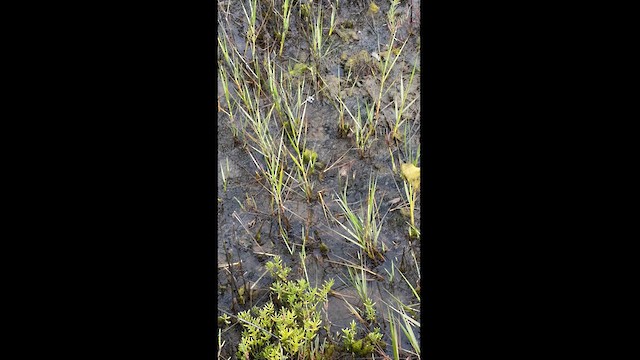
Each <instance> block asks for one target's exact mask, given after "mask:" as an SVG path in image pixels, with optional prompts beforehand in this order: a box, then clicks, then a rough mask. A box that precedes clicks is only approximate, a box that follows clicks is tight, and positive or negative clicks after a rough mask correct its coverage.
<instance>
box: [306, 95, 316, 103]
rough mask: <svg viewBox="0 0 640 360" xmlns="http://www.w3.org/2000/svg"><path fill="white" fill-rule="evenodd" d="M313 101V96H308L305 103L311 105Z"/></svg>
mask: <svg viewBox="0 0 640 360" xmlns="http://www.w3.org/2000/svg"><path fill="white" fill-rule="evenodd" d="M314 100H315V99H314V98H313V95H311V96H308V97H307V100H306V101H307V102H308V103H309V104H313V101H314Z"/></svg>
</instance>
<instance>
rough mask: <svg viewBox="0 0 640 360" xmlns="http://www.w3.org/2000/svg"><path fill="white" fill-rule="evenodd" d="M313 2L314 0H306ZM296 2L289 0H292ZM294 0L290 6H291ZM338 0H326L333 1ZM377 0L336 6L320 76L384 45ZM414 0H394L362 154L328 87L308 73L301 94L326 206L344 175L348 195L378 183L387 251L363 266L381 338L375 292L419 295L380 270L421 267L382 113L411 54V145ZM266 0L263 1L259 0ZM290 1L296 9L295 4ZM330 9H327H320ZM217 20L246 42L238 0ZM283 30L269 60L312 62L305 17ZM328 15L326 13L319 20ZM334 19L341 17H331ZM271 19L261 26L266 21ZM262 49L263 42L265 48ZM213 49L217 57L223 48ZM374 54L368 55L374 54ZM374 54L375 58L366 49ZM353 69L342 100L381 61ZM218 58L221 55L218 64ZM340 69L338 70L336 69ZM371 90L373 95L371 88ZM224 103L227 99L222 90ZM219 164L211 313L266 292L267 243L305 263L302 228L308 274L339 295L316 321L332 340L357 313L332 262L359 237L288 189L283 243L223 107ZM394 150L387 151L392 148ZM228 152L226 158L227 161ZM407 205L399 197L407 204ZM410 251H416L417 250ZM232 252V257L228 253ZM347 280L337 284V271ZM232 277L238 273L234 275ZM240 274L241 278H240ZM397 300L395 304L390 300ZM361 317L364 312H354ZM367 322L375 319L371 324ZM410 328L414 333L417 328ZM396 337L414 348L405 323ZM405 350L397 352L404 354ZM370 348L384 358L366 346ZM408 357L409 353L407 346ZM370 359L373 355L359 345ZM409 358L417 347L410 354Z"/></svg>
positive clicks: (367, 82)
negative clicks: (342, 126) (375, 107)
mask: <svg viewBox="0 0 640 360" xmlns="http://www.w3.org/2000/svg"><path fill="white" fill-rule="evenodd" d="M264 3H265V4H266V3H267V2H264ZM313 3H314V4H318V1H314V2H313ZM294 4H296V5H297V6H299V3H298V2H294ZM296 5H294V6H296ZM333 5H335V2H333ZM377 5H378V6H379V10H378V11H377V12H376V13H372V12H371V11H370V2H369V1H351V2H350V1H340V2H339V7H338V11H337V18H336V24H337V28H338V29H342V30H343V31H342V35H343V36H340V34H338V33H334V34H333V35H332V36H331V37H329V40H328V41H329V43H330V44H331V45H330V46H331V47H332V50H331V51H330V52H329V53H328V54H327V55H326V56H325V57H323V58H322V59H321V61H320V63H319V64H317V71H318V73H319V74H320V76H321V77H323V78H324V79H325V81H326V82H328V83H331V82H335V81H342V82H346V80H345V77H346V69H345V65H346V64H345V63H346V61H345V59H350V58H353V57H354V56H355V55H356V54H358V53H361V51H362V50H364V51H366V53H367V54H371V53H376V54H377V53H379V52H381V51H385V50H388V49H387V48H386V47H385V44H388V43H389V36H390V31H389V27H388V26H387V23H386V19H387V12H388V10H389V2H388V1H384V2H383V1H378V2H377ZM419 5H420V4H419V1H402V2H401V3H400V5H399V8H398V14H399V15H398V16H399V17H404V22H403V24H402V26H400V27H399V30H398V33H397V35H396V38H397V40H398V42H397V43H398V44H400V45H402V44H403V43H404V42H405V41H406V45H405V47H404V48H403V50H402V53H401V56H400V58H399V59H398V60H397V64H396V65H395V67H394V71H393V72H392V75H391V78H390V81H389V84H390V90H389V92H388V93H387V94H386V95H385V98H384V99H383V102H382V105H383V109H382V110H381V111H380V119H379V123H378V127H377V128H376V134H375V140H374V141H372V143H371V144H370V146H369V148H368V149H367V151H366V152H365V153H364V154H362V153H361V152H359V151H358V150H357V149H356V147H355V145H354V139H353V136H350V134H342V133H340V131H339V129H338V116H339V115H338V111H337V110H336V108H335V106H334V105H333V104H332V103H331V101H329V99H331V96H332V95H335V94H332V91H335V90H334V88H332V87H329V88H324V89H323V88H322V86H317V85H314V83H313V79H309V84H310V86H309V87H308V94H307V96H313V98H314V101H313V102H310V103H309V104H307V109H306V118H305V119H304V121H306V122H307V126H308V137H307V146H308V147H309V148H312V149H314V150H315V151H316V152H317V154H318V160H319V161H321V162H322V163H324V164H325V165H326V167H325V168H324V170H322V171H317V172H316V173H315V174H314V177H313V183H314V192H315V193H317V192H320V194H321V196H322V197H323V200H324V202H325V204H326V205H327V206H328V208H329V209H330V211H332V213H333V214H336V215H337V214H339V213H340V211H339V207H338V204H337V203H336V202H335V201H334V199H335V198H336V197H337V194H338V193H339V192H340V191H342V189H343V188H344V186H345V183H347V182H348V188H347V198H348V201H349V203H350V204H352V205H353V206H354V207H356V208H359V206H360V204H361V203H362V202H363V199H365V198H366V196H367V190H368V185H369V177H370V175H371V174H372V175H373V176H376V177H377V179H378V191H377V193H376V195H377V196H376V198H377V201H378V204H379V206H380V214H381V219H380V220H381V221H383V227H382V232H381V235H380V239H381V241H382V242H383V243H384V244H385V245H386V248H387V250H386V252H384V258H385V260H384V261H377V262H374V261H368V263H367V266H368V268H369V270H371V271H372V272H373V273H376V274H378V275H379V276H374V275H371V276H370V277H369V285H368V286H369V291H370V296H371V298H372V299H373V300H374V301H375V302H376V309H377V314H378V315H377V317H378V321H377V323H376V324H375V326H379V327H380V328H381V330H382V332H383V334H385V337H384V338H383V341H385V342H387V343H390V340H389V337H388V335H389V324H388V323H387V321H386V320H387V307H386V305H385V304H384V303H383V300H384V301H387V302H388V303H391V304H394V303H393V302H391V301H390V299H389V298H390V296H389V295H388V293H387V292H389V293H391V294H393V295H394V296H396V297H397V298H399V299H400V300H402V301H403V302H404V303H405V304H416V303H417V300H416V298H415V296H414V295H413V294H412V292H411V289H410V288H409V286H408V285H407V284H406V283H405V281H404V280H403V279H402V278H401V277H400V276H397V272H396V276H395V278H394V279H393V282H389V275H388V273H389V272H391V271H392V269H391V263H392V262H393V263H395V264H396V266H397V267H398V268H399V269H400V270H401V271H403V273H404V274H405V276H406V277H407V280H408V281H409V282H410V283H412V284H413V286H414V287H416V286H419V282H420V278H419V274H418V270H417V269H418V268H419V267H420V264H419V263H418V264H416V263H415V261H416V259H417V261H418V262H419V259H420V241H421V240H420V239H410V238H409V236H408V225H407V222H408V221H409V220H408V217H407V216H406V210H405V211H403V210H401V208H402V207H403V205H406V201H405V195H404V190H403V180H402V178H401V176H400V174H399V173H398V171H397V170H396V171H395V172H394V170H393V164H392V159H391V156H392V154H393V156H394V157H395V162H396V166H399V164H398V163H397V162H398V158H400V159H405V158H406V154H404V151H405V148H404V146H403V145H400V144H399V143H397V142H394V141H393V140H392V141H389V136H388V135H389V131H390V130H389V129H390V127H389V125H388V123H389V122H391V121H392V119H393V105H391V106H388V107H386V108H384V106H385V105H387V104H391V101H392V100H393V99H394V97H397V96H398V93H399V86H400V84H399V82H398V81H397V79H399V77H400V76H403V77H404V81H405V86H406V82H407V79H408V76H409V75H410V73H411V70H412V69H413V67H414V65H417V73H416V78H415V80H414V84H413V86H412V88H411V89H410V94H409V96H408V98H409V100H413V99H417V100H416V102H415V103H414V104H413V105H412V106H411V108H410V109H409V110H408V111H407V112H406V113H405V118H406V119H407V121H408V122H410V123H411V131H412V132H411V134H410V136H409V137H408V138H406V139H404V141H408V142H409V144H410V147H411V148H413V149H415V148H417V147H419V146H420V138H419V129H420V121H421V119H420V99H419V92H420V77H419V75H420V73H419V70H420V35H419V27H420V22H419V21H420V20H419V19H420V18H419ZM245 6H248V2H245ZM265 6H266V5H265ZM322 6H324V7H326V11H325V14H330V13H331V10H330V9H331V8H330V6H331V5H330V2H328V1H325V2H322ZM294 13H295V10H294ZM327 16H328V15H327ZM218 18H219V26H220V27H224V28H225V30H226V32H227V33H228V34H230V36H231V37H232V38H234V39H235V40H236V41H237V44H238V47H239V48H242V47H243V46H244V45H243V44H244V40H243V34H244V32H245V27H244V25H243V24H244V23H246V18H245V17H244V13H243V10H242V7H241V2H233V1H232V2H227V1H221V2H219V4H218ZM292 18H293V20H292V24H291V30H290V33H289V34H288V38H287V42H286V46H285V51H284V53H283V55H282V56H279V57H276V61H277V62H278V63H279V64H282V66H287V67H288V68H291V66H292V64H295V63H299V62H302V63H309V62H310V61H312V60H310V51H309V43H308V38H307V37H305V36H304V34H303V32H302V31H301V30H300V29H301V28H302V27H303V26H304V24H302V23H301V22H302V21H301V20H300V19H299V18H298V17H296V16H292ZM327 21H328V20H327ZM340 26H342V27H340ZM267 30H268V29H267ZM262 51H266V50H264V49H263V50H262ZM220 58H221V57H220ZM372 59H373V56H372ZM367 61H372V60H370V59H369V60H367ZM367 61H364V62H363V64H364V65H362V67H364V69H356V70H354V71H355V72H357V71H360V73H359V74H358V76H357V78H356V79H352V80H351V81H352V83H350V84H346V83H345V84H343V85H342V86H341V87H342V88H348V87H350V86H352V89H353V90H352V91H350V92H343V93H340V94H338V95H339V96H342V98H343V101H344V102H345V103H346V104H347V106H349V107H352V108H353V107H355V106H357V105H358V104H361V103H362V102H363V101H364V100H366V99H367V97H369V98H371V97H373V96H372V94H375V92H376V91H377V88H376V86H378V85H377V84H378V83H379V82H376V81H379V80H376V79H377V78H379V73H376V71H371V70H370V69H367V68H366V64H368V62H367ZM223 66H224V65H223ZM338 78H340V79H341V80H338ZM222 94H223V90H222V85H220V81H219V95H220V96H222ZM374 96H375V95H374ZM220 101H221V104H222V105H221V106H224V102H222V98H220ZM217 121H218V164H220V165H222V166H223V168H224V171H225V179H226V191H225V188H224V186H223V181H222V178H221V171H220V169H218V174H219V181H218V185H217V186H218V189H217V190H218V195H217V196H218V220H217V229H218V230H217V231H218V241H219V243H218V284H217V286H218V309H219V314H223V313H225V312H226V313H230V314H237V313H238V312H239V311H243V310H246V309H249V308H251V307H252V306H255V305H262V304H263V303H264V302H265V301H266V300H268V296H269V291H268V287H269V285H270V284H271V281H272V279H271V278H270V276H269V275H265V276H263V274H264V272H265V268H264V263H265V262H266V261H267V260H269V259H270V255H264V254H276V255H280V256H281V257H282V258H283V260H284V262H285V263H286V264H287V265H288V266H290V267H292V268H293V272H294V273H295V274H296V276H298V275H302V267H301V266H300V258H299V252H300V249H301V246H300V245H301V244H302V243H303V238H302V236H303V234H302V229H303V228H304V229H305V230H304V231H305V232H306V234H307V235H308V240H306V253H307V255H308V258H307V265H306V266H307V271H308V276H309V279H310V280H311V284H312V285H321V284H322V283H323V282H324V281H325V280H328V279H329V278H334V279H335V280H336V281H335V285H334V288H333V290H334V291H335V292H337V293H339V294H341V295H343V298H340V297H338V296H332V295H330V296H329V304H328V309H329V311H328V315H329V320H330V326H331V327H330V330H331V331H330V333H329V334H326V333H324V330H323V332H321V334H320V335H321V336H324V337H327V338H328V339H330V341H335V342H336V344H340V343H341V340H340V338H339V337H338V336H337V335H336V334H337V333H338V332H340V329H343V328H346V327H348V325H349V323H350V322H351V321H352V320H353V319H354V316H353V314H351V312H350V310H349V309H348V307H347V306H346V304H345V301H344V299H345V298H346V299H347V300H348V301H349V302H350V303H351V304H352V305H354V306H355V307H356V308H358V307H360V306H361V302H360V300H359V298H358V296H357V294H356V292H355V289H354V288H353V287H352V286H351V285H350V284H349V282H348V280H347V279H348V278H349V275H348V272H347V268H346V266H344V265H341V263H345V262H352V263H356V264H359V263H360V260H358V258H357V256H356V253H357V250H358V249H357V247H356V246H355V245H353V244H351V243H349V242H347V241H345V240H344V239H343V238H342V237H340V236H339V235H338V234H337V233H336V232H340V231H342V230H341V229H340V228H339V227H337V226H336V225H335V224H333V223H332V222H330V221H327V218H326V217H325V215H324V211H323V208H322V204H321V202H320V201H319V200H312V201H308V200H307V198H306V197H305V196H304V194H303V193H302V192H301V191H300V190H299V189H292V190H291V191H289V192H287V196H286V201H285V206H286V208H287V209H289V210H290V213H289V216H288V218H289V222H290V225H291V230H290V233H289V238H290V241H292V242H294V243H296V244H297V246H295V251H294V254H293V255H291V254H290V252H289V250H288V249H287V247H286V246H285V244H284V242H283V240H282V238H281V236H280V235H279V230H278V221H277V218H276V216H274V214H273V213H272V212H271V209H270V206H269V204H270V201H271V199H270V194H269V192H268V191H267V190H265V180H264V179H260V178H259V176H256V166H255V164H254V163H253V161H252V159H251V157H250V156H249V154H248V151H250V150H248V147H247V146H246V145H245V144H243V143H242V141H237V140H235V139H234V137H233V134H232V132H231V129H230V127H229V124H228V121H229V119H228V118H227V116H226V115H225V113H224V112H222V111H220V112H219V113H218V119H217ZM390 150H391V151H390ZM227 164H228V165H227ZM404 207H406V206H404ZM415 216H416V225H417V226H418V227H419V224H420V203H419V200H418V203H417V204H416V212H415ZM321 244H324V245H326V246H327V247H328V249H329V250H328V252H326V253H324V252H323V251H321V249H320V247H321ZM414 256H415V258H414ZM230 264H231V265H230ZM339 278H340V279H342V280H344V281H345V282H346V283H347V285H345V284H344V283H343V282H342V281H341V280H339ZM234 283H235V284H234ZM238 283H239V284H238ZM244 283H248V284H249V287H250V288H252V289H253V291H250V293H249V294H247V295H246V301H245V303H244V304H241V303H239V302H238V299H237V294H236V293H235V292H234V289H235V288H237V287H240V286H244V285H243V284H244ZM394 305H395V304H394ZM415 319H416V320H418V321H420V314H419V312H416V313H415ZM358 326H359V327H360V328H365V325H364V324H358ZM371 326H372V327H373V325H371ZM416 330H417V337H418V339H420V332H419V328H418V329H416ZM240 332H241V327H240V326H239V325H237V324H235V323H233V324H232V325H231V326H224V327H223V328H222V340H223V341H225V346H224V347H223V348H222V352H221V358H223V359H228V358H232V359H233V358H235V356H236V355H235V353H236V351H237V344H238V341H239V338H240ZM401 338H402V348H403V349H408V350H411V345H410V344H409V342H408V341H407V339H406V337H405V336H404V335H402V336H401ZM386 353H387V355H389V356H391V349H390V346H387V348H386ZM347 356H348V355H347V354H336V355H335V357H336V358H343V357H347ZM407 356H408V353H405V354H404V355H402V356H401V357H402V358H403V359H404V358H407ZM374 357H375V358H383V356H381V355H379V354H374ZM409 357H411V356H409ZM368 358H369V359H370V358H371V357H368ZM414 358H415V357H414Z"/></svg>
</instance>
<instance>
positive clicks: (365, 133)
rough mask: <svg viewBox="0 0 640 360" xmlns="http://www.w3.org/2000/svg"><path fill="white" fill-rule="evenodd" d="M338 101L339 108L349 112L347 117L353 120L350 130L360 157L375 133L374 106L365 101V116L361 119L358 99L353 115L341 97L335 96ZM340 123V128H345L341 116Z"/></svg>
mask: <svg viewBox="0 0 640 360" xmlns="http://www.w3.org/2000/svg"><path fill="white" fill-rule="evenodd" d="M337 100H338V103H339V104H340V109H341V110H346V111H347V114H349V117H350V118H351V120H352V121H353V128H352V132H353V136H354V139H355V142H356V147H357V149H358V152H359V154H360V156H361V157H364V156H365V153H366V151H367V150H368V149H369V146H370V143H371V140H372V138H373V137H374V135H375V129H376V123H377V122H376V120H375V118H374V110H375V109H374V106H373V105H372V106H369V104H368V103H367V102H365V104H364V105H365V114H366V117H365V119H364V121H363V119H362V118H363V117H362V114H361V107H360V101H358V103H357V105H356V114H355V115H353V113H352V112H351V110H349V107H347V106H346V105H345V104H344V102H343V101H342V99H340V98H337ZM340 121H341V123H340V129H341V130H345V129H346V127H345V125H344V123H343V122H342V121H343V120H342V118H341V120H340Z"/></svg>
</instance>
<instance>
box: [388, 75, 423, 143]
mask: <svg viewBox="0 0 640 360" xmlns="http://www.w3.org/2000/svg"><path fill="white" fill-rule="evenodd" d="M417 64H418V63H417V62H416V63H415V64H414V66H413V70H412V71H411V76H410V77H409V83H408V84H407V87H406V88H405V87H404V81H403V79H402V76H400V99H399V102H400V103H399V104H398V100H394V101H393V106H394V115H395V116H394V120H395V121H394V124H393V126H392V127H391V135H390V136H391V137H392V138H394V139H396V140H401V139H402V137H401V135H400V126H401V125H402V124H403V123H404V122H405V119H403V118H402V115H403V114H404V113H405V112H406V111H407V110H408V109H409V107H411V105H413V104H414V103H415V102H416V101H417V100H418V98H417V97H416V98H415V99H413V100H412V101H411V102H409V103H408V104H406V102H407V95H408V90H409V89H410V88H411V84H412V83H413V79H414V75H415V73H416V67H417ZM405 104H406V105H405Z"/></svg>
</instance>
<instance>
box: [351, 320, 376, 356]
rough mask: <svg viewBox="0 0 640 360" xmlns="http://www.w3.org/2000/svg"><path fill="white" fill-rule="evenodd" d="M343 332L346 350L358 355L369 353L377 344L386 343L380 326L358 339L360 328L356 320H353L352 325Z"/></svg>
mask: <svg viewBox="0 0 640 360" xmlns="http://www.w3.org/2000/svg"><path fill="white" fill-rule="evenodd" d="M342 334H343V335H342V337H343V341H344V347H345V350H346V351H348V352H351V353H353V354H355V355H358V356H366V355H369V354H371V353H372V352H373V350H374V349H375V347H376V346H380V347H382V346H383V345H384V343H383V342H382V340H381V339H382V333H381V332H380V328H375V329H374V331H373V332H369V333H368V334H367V335H365V336H364V337H362V338H360V339H357V334H358V330H357V329H356V322H355V320H352V321H351V327H349V328H345V329H342Z"/></svg>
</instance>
